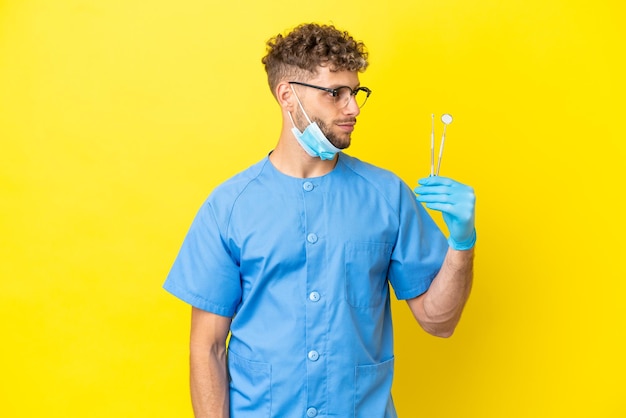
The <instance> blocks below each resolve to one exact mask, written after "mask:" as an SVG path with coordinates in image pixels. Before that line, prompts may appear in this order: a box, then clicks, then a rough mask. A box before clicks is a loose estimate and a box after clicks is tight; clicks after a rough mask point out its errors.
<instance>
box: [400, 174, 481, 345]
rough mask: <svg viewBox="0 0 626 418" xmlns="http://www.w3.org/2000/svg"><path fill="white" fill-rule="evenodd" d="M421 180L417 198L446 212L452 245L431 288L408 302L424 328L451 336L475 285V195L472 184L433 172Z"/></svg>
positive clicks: (434, 333)
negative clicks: (433, 174) (467, 184)
mask: <svg viewBox="0 0 626 418" xmlns="http://www.w3.org/2000/svg"><path fill="white" fill-rule="evenodd" d="M418 183H419V184H420V186H419V187H418V188H416V189H415V192H416V193H417V194H418V197H417V200H418V201H420V202H423V203H425V204H426V207H427V208H429V209H433V210H438V211H441V213H442V214H443V220H444V221H445V223H446V225H447V227H448V230H449V232H450V238H449V239H448V243H449V245H450V248H449V249H448V253H447V254H446V257H445V259H444V261H443V265H442V266H441V269H440V270H439V273H438V274H437V276H436V277H435V279H434V280H433V282H432V283H431V285H430V288H429V289H428V290H427V291H426V292H425V293H424V294H422V295H420V296H418V297H416V298H414V299H410V300H408V301H407V302H408V304H409V307H410V308H411V311H412V312H413V316H415V319H417V322H419V324H420V325H421V326H422V328H424V330H426V331H427V332H428V333H430V334H432V335H436V336H439V337H449V336H451V335H452V333H453V332H454V329H455V328H456V325H457V324H458V322H459V319H460V318H461V313H462V312H463V308H464V306H465V302H467V299H468V297H469V294H470V290H471V288H472V279H473V263H474V244H475V243H476V229H475V227H474V218H475V203H476V196H475V195H474V189H472V188H471V187H469V186H466V185H464V184H461V183H458V182H456V181H454V180H452V179H449V178H445V177H439V176H431V177H428V178H425V179H422V180H420V181H419V182H418Z"/></svg>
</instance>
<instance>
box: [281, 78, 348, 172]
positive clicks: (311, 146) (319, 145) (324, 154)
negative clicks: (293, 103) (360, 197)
mask: <svg viewBox="0 0 626 418" xmlns="http://www.w3.org/2000/svg"><path fill="white" fill-rule="evenodd" d="M291 89H292V90H293V94H294V95H295V96H296V100H297V101H298V105H300V109H301V110H302V113H303V114H304V117H305V118H306V120H307V121H308V122H309V125H308V126H307V127H306V128H305V129H304V132H300V130H299V129H298V128H296V124H295V123H294V122H293V117H292V116H291V112H289V113H288V114H289V119H291V124H292V125H293V128H292V129H291V132H293V135H294V136H295V137H296V140H298V143H299V144H300V146H301V147H302V148H303V149H304V150H305V151H306V153H307V154H309V155H310V156H311V157H319V158H320V159H322V160H332V159H333V158H334V157H335V154H337V153H338V152H340V151H341V150H340V149H339V148H337V147H335V146H334V145H333V144H331V143H330V141H329V140H328V138H326V136H325V135H324V133H323V132H322V130H321V129H320V127H319V126H318V124H317V122H311V119H309V116H308V115H307V114H306V112H305V111H304V108H303V107H302V103H300V99H299V98H298V95H297V94H296V91H295V90H294V89H293V86H291Z"/></svg>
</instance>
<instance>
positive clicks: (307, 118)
mask: <svg viewBox="0 0 626 418" xmlns="http://www.w3.org/2000/svg"><path fill="white" fill-rule="evenodd" d="M289 86H291V91H293V95H294V96H296V100H297V101H298V105H299V106H300V110H302V113H303V114H304V117H305V118H306V120H307V122H309V125H310V124H312V123H313V122H311V119H309V116H308V115H307V114H306V112H305V111H304V107H302V103H300V99H299V98H298V94H297V93H296V90H295V89H294V88H293V84H290V85H289ZM289 118H291V112H289ZM291 123H293V119H291ZM293 126H296V125H295V124H294V125H293Z"/></svg>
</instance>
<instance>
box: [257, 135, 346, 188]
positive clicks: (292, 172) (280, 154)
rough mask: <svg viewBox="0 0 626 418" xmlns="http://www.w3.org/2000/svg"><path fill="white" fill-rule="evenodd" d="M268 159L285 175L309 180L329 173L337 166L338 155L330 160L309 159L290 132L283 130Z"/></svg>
mask: <svg viewBox="0 0 626 418" xmlns="http://www.w3.org/2000/svg"><path fill="white" fill-rule="evenodd" d="M269 159H270V161H271V163H272V165H274V167H275V168H276V169H277V170H278V171H280V172H281V173H283V174H285V175H288V176H291V177H297V178H310V177H320V176H323V175H325V174H328V173H330V172H331V171H332V170H333V169H334V168H335V166H336V165H337V160H338V155H335V158H333V159H332V160H321V159H320V158H317V157H311V156H310V155H309V154H307V153H306V151H304V150H303V149H302V147H301V146H300V144H298V142H297V141H296V139H295V138H294V137H293V134H292V133H291V131H290V130H285V129H283V131H282V133H281V136H280V139H279V140H278V144H277V145H276V148H274V151H272V153H271V154H270V156H269Z"/></svg>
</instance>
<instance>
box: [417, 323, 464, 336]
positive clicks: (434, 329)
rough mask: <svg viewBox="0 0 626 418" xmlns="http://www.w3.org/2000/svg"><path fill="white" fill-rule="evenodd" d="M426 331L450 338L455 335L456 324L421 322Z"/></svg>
mask: <svg viewBox="0 0 626 418" xmlns="http://www.w3.org/2000/svg"><path fill="white" fill-rule="evenodd" d="M421 325H422V328H423V329H424V331H426V332H427V333H428V334H430V335H432V336H434V337H439V338H450V337H452V335H454V330H455V329H456V324H451V325H448V324H430V325H425V324H421Z"/></svg>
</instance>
